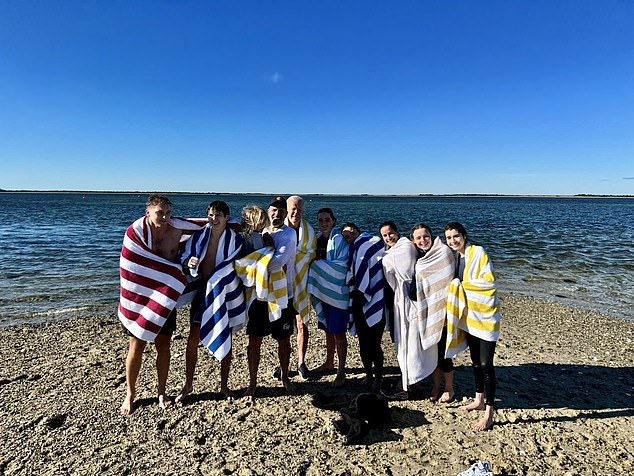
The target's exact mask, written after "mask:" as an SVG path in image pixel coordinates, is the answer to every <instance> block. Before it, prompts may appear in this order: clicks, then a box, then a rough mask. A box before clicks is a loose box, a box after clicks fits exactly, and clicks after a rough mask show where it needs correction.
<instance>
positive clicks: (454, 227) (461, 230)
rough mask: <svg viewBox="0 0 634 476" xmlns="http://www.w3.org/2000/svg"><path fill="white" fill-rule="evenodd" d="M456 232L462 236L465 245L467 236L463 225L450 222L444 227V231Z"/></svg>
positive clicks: (467, 239)
mask: <svg viewBox="0 0 634 476" xmlns="http://www.w3.org/2000/svg"><path fill="white" fill-rule="evenodd" d="M449 230H456V231H457V232H458V233H460V234H461V235H462V236H464V241H465V243H466V242H467V241H469V235H467V229H466V228H465V227H464V225H463V224H462V223H460V222H457V221H451V222H449V223H447V224H446V225H445V228H444V231H449Z"/></svg>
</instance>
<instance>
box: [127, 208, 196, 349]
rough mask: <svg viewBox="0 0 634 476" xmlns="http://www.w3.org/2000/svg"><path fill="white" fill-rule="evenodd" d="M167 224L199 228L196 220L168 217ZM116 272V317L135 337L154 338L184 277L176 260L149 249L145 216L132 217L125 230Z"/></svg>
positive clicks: (177, 293)
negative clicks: (119, 280)
mask: <svg viewBox="0 0 634 476" xmlns="http://www.w3.org/2000/svg"><path fill="white" fill-rule="evenodd" d="M170 224H171V225H172V226H173V227H175V228H178V229H181V230H187V231H195V230H200V228H201V226H200V221H198V220H186V219H182V218H172V220H171V221H170ZM119 275H120V277H121V292H120V298H119V308H118V316H119V320H120V321H121V323H122V324H123V325H124V327H125V328H126V329H127V330H128V331H130V333H131V334H132V335H133V336H134V337H136V338H137V339H141V340H143V341H146V342H154V340H155V339H156V336H157V335H158V333H159V332H160V330H161V328H162V327H163V325H164V324H165V321H166V320H167V318H168V317H169V315H170V313H171V312H172V310H173V309H174V307H175V306H176V302H177V301H178V299H179V297H180V296H181V293H182V292H183V290H184V289H185V286H186V285H187V279H186V277H185V275H184V274H183V270H182V268H181V265H180V264H179V263H173V262H171V261H169V260H166V259H165V258H162V257H161V256H159V255H158V254H157V253H155V252H154V251H152V230H151V228H150V224H149V222H148V220H147V217H141V218H139V219H138V220H136V221H135V222H134V223H132V225H130V226H129V227H128V228H127V230H126V232H125V236H124V238H123V246H122V248H121V257H120V259H119Z"/></svg>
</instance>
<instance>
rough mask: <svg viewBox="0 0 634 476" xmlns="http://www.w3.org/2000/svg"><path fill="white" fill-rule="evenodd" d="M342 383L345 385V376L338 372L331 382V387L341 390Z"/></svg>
mask: <svg viewBox="0 0 634 476" xmlns="http://www.w3.org/2000/svg"><path fill="white" fill-rule="evenodd" d="M344 383H346V374H344V373H343V372H338V373H337V376H336V377H335V381H334V382H332V386H333V387H335V388H341V387H343V384H344Z"/></svg>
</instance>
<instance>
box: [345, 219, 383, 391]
mask: <svg viewBox="0 0 634 476" xmlns="http://www.w3.org/2000/svg"><path fill="white" fill-rule="evenodd" d="M341 234H342V235H343V237H344V238H345V240H346V241H347V242H348V243H349V244H350V269H349V270H348V276H347V282H348V283H349V284H350V303H351V305H350V310H351V313H352V318H353V322H354V330H355V333H356V335H357V337H358V338H359V353H360V354H361V361H362V362H363V368H364V370H365V384H366V386H367V388H368V390H371V391H373V392H375V393H380V391H381V384H382V383H383V361H384V357H383V348H382V347H381V339H382V338H383V331H384V330H385V315H384V312H383V310H384V306H383V288H384V277H383V267H382V265H381V259H382V258H383V255H384V251H383V241H382V240H381V238H379V237H378V236H372V235H370V234H369V233H361V230H360V229H359V227H358V226H357V225H355V224H354V223H346V224H345V225H344V226H343V228H342V229H341Z"/></svg>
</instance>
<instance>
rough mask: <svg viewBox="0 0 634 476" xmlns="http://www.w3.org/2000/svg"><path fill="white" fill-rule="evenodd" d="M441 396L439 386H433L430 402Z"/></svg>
mask: <svg viewBox="0 0 634 476" xmlns="http://www.w3.org/2000/svg"><path fill="white" fill-rule="evenodd" d="M439 398H440V389H439V388H436V387H434V388H432V389H431V395H430V396H429V401H430V402H435V401H437V400H438V399H439Z"/></svg>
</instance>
